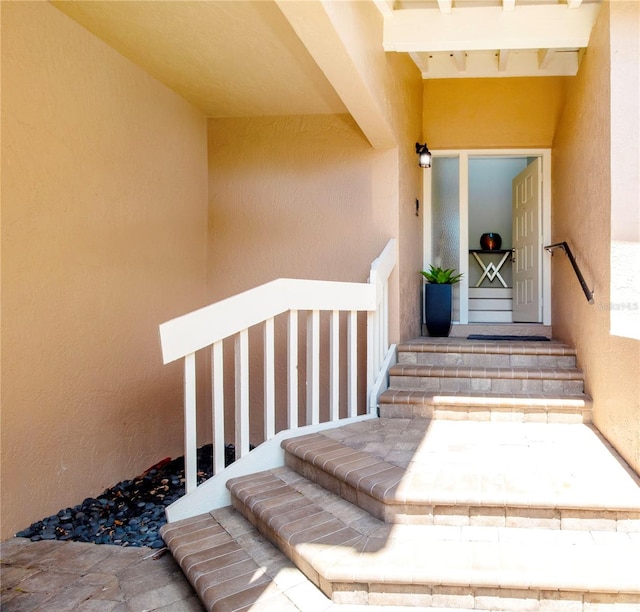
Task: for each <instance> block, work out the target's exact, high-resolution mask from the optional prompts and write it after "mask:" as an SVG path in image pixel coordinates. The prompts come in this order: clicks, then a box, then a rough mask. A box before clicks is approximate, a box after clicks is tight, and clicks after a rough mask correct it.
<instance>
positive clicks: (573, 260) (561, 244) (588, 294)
mask: <svg viewBox="0 0 640 612" xmlns="http://www.w3.org/2000/svg"><path fill="white" fill-rule="evenodd" d="M555 249H562V250H563V251H564V252H565V254H566V255H567V257H568V258H569V261H570V262H571V266H572V267H573V271H574V272H575V273H576V276H577V277H578V280H579V281H580V286H581V287H582V291H584V295H585V297H586V298H587V302H589V304H593V291H591V289H589V287H587V283H586V281H585V280H584V276H582V272H580V268H579V267H578V264H577V262H576V258H575V257H574V256H573V253H572V252H571V249H570V248H569V245H568V244H567V243H566V242H558V243H557V244H550V245H548V246H546V247H544V250H545V251H548V252H549V253H551V254H552V255H553V251H554V250H555Z"/></svg>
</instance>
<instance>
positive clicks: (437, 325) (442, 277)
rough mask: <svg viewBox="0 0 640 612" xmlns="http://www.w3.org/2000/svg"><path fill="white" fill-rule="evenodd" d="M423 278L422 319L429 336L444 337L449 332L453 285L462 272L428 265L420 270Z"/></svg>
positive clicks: (457, 281)
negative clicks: (458, 272) (425, 268)
mask: <svg viewBox="0 0 640 612" xmlns="http://www.w3.org/2000/svg"><path fill="white" fill-rule="evenodd" d="M420 274H422V276H423V277H424V279H425V281H426V282H425V285H424V319H425V322H426V324H427V331H428V332H429V335H430V336H434V337H440V338H444V337H447V336H448V335H449V334H450V333H451V312H452V306H453V285H454V284H455V283H459V282H460V279H461V278H462V274H456V271H455V270H454V269H453V268H440V267H434V266H429V269H428V270H422V271H421V272H420Z"/></svg>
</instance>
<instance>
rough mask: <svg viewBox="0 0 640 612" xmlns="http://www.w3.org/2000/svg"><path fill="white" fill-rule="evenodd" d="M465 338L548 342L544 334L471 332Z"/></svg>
mask: <svg viewBox="0 0 640 612" xmlns="http://www.w3.org/2000/svg"><path fill="white" fill-rule="evenodd" d="M467 340H506V341H507V342H549V338H547V337H546V336H499V335H495V336H492V335H490V334H489V335H484V334H471V335H469V336H467Z"/></svg>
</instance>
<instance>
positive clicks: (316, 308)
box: [160, 240, 397, 495]
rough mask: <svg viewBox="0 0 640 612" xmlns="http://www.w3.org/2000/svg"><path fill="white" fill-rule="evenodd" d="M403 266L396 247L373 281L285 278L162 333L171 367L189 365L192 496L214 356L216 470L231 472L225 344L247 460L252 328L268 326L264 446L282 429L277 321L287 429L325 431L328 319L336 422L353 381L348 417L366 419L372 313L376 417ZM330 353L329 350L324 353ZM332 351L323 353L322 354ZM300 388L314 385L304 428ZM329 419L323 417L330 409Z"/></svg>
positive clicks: (380, 261)
mask: <svg viewBox="0 0 640 612" xmlns="http://www.w3.org/2000/svg"><path fill="white" fill-rule="evenodd" d="M396 258H397V247H396V241H395V240H391V241H389V243H388V244H387V246H386V247H385V249H384V251H383V252H382V253H381V255H380V256H379V257H378V258H377V259H376V260H375V261H374V262H373V264H372V266H371V272H370V276H369V282H368V283H345V282H332V281H313V280H299V279H278V280H275V281H272V282H269V283H266V284H264V285H261V286H259V287H256V288H254V289H250V290H249V291H245V292H244V293H240V294H238V295H235V296H233V297H230V298H228V299H225V300H222V301H220V302H217V303H215V304H211V305H210V306H206V307H205V308H201V309H199V310H196V311H194V312H191V313H189V314H187V315H184V316H181V317H177V318H175V319H172V320H171V321H167V322H166V323H163V324H162V325H160V338H161V342H162V355H163V359H164V363H165V364H166V363H170V362H172V361H175V360H177V359H181V358H182V359H184V368H185V382H184V384H185V406H184V409H185V486H186V492H187V495H188V494H189V493H191V492H193V491H195V489H196V486H197V465H196V463H197V461H196V457H197V448H196V440H197V436H196V422H197V419H196V395H197V394H196V358H195V354H196V352H197V351H199V350H201V349H204V348H206V347H210V348H211V386H212V390H211V398H212V411H213V436H212V439H213V446H214V449H213V472H214V474H216V473H219V472H220V471H221V470H222V469H223V467H224V455H225V448H224V444H225V436H224V403H225V395H224V391H223V379H224V376H223V344H222V343H223V340H224V339H225V338H231V337H234V338H235V343H234V347H235V348H234V355H235V377H234V378H235V411H234V413H235V449H236V458H242V457H244V456H245V455H246V454H247V453H248V452H249V447H250V445H249V410H250V403H251V402H250V393H251V386H250V382H249V351H250V343H249V328H250V327H254V326H261V327H262V329H263V338H264V370H263V372H264V378H263V385H262V386H263V388H264V404H263V410H264V439H265V441H266V440H269V439H271V438H273V437H274V436H275V435H276V433H277V432H276V427H275V413H276V406H275V372H276V367H275V361H276V359H277V356H276V354H275V353H276V351H275V326H274V319H275V317H277V316H278V315H281V314H284V313H288V317H287V327H288V330H287V340H286V347H287V349H286V351H287V356H286V372H287V388H288V390H287V411H286V415H287V429H289V430H295V429H297V428H298V427H300V426H305V425H319V424H320V412H321V410H320V395H321V394H320V386H321V385H320V376H321V374H320V371H321V368H320V355H321V348H320V347H321V345H322V344H323V343H322V342H321V338H320V335H321V328H322V327H323V326H321V324H320V320H321V318H320V313H321V311H326V312H328V313H329V315H328V316H329V326H328V327H329V332H328V333H329V339H328V342H327V345H328V346H329V366H330V373H329V387H330V389H329V409H328V413H329V419H330V421H337V420H339V419H340V405H341V402H340V380H341V375H340V372H341V371H342V372H343V373H345V376H346V379H347V388H346V402H344V401H343V403H342V405H343V406H344V405H346V418H353V417H355V416H357V414H358V405H362V404H359V400H358V353H359V351H358V342H359V339H358V333H357V329H358V324H357V319H358V316H357V315H358V312H366V313H367V347H366V350H367V396H366V399H365V401H364V404H365V405H366V410H367V412H369V413H371V414H373V411H374V410H375V408H376V405H377V398H378V395H379V393H380V392H381V390H384V388H386V384H385V381H386V378H387V375H386V370H385V371H384V372H383V371H382V370H381V368H386V369H388V367H389V363H390V362H391V357H390V355H392V354H395V350H394V349H395V347H391V348H390V347H389V344H388V296H389V276H390V274H391V272H392V271H393V269H394V267H395V263H396ZM299 311H307V316H306V324H307V330H306V331H307V333H306V354H307V357H306V362H307V372H306V375H305V374H304V373H302V374H301V373H300V372H299V371H298V341H299V333H298V332H299V330H298V326H299ZM341 312H343V313H345V315H346V322H347V329H346V357H347V359H346V363H344V364H342V363H340V357H339V356H340V346H339V345H340V337H341V335H340V320H341V317H340V313H341ZM325 346H326V345H325ZM323 350H324V349H323ZM299 385H305V386H306V398H307V399H306V415H307V416H306V423H302V424H300V423H298V397H299V396H300V393H299ZM323 413H325V411H323Z"/></svg>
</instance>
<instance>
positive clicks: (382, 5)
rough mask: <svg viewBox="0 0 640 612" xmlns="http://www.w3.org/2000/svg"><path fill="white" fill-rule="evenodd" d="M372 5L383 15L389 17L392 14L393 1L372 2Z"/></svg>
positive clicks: (377, 0) (375, 0)
mask: <svg viewBox="0 0 640 612" xmlns="http://www.w3.org/2000/svg"><path fill="white" fill-rule="evenodd" d="M373 3H374V4H375V5H376V7H377V8H378V10H379V11H380V13H382V14H383V15H391V14H392V13H393V3H394V0H373Z"/></svg>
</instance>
